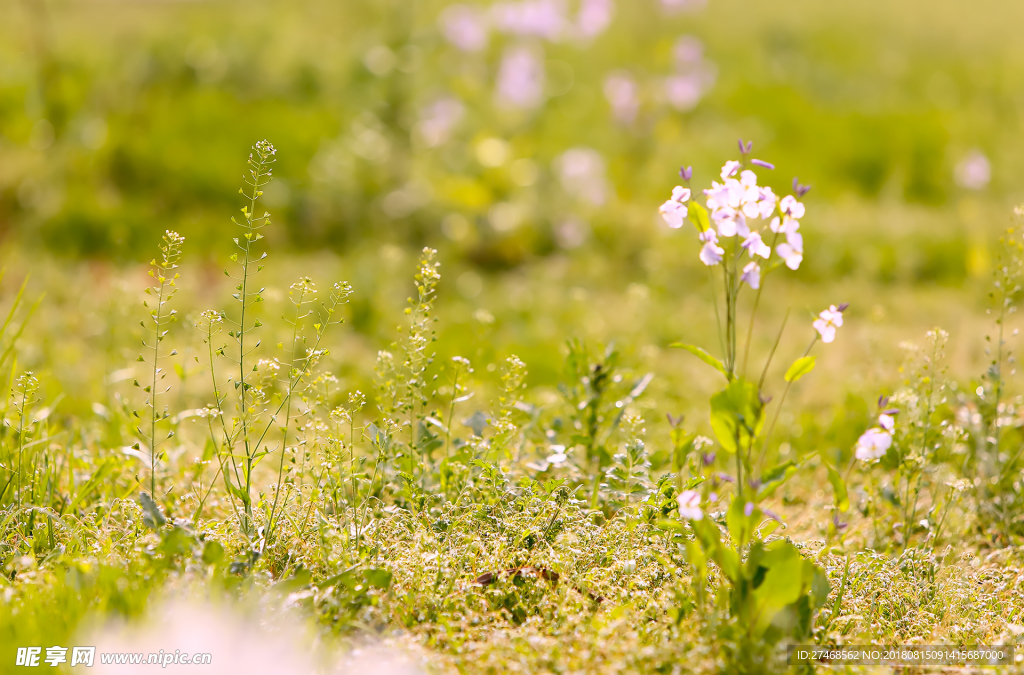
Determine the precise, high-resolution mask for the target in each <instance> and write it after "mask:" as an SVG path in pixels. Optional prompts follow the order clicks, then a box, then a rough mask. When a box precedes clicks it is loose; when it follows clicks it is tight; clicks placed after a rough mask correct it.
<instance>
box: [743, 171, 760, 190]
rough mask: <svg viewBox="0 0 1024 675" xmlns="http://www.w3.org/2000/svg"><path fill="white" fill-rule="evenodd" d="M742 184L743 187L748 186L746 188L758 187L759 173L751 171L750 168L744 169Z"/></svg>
mask: <svg viewBox="0 0 1024 675" xmlns="http://www.w3.org/2000/svg"><path fill="white" fill-rule="evenodd" d="M740 184H741V185H742V186H743V187H746V188H749V187H755V188H756V187H757V174H756V173H754V172H753V171H751V170H750V169H747V170H746V171H744V172H743V173H741V174H740Z"/></svg>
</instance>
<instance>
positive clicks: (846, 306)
mask: <svg viewBox="0 0 1024 675" xmlns="http://www.w3.org/2000/svg"><path fill="white" fill-rule="evenodd" d="M849 308H850V303H848V302H844V303H841V304H840V305H839V311H840V312H845V311H846V310H848V309H849ZM896 412H898V411H896ZM896 412H892V413H890V414H892V415H895V414H896Z"/></svg>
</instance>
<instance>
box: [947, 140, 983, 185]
mask: <svg viewBox="0 0 1024 675" xmlns="http://www.w3.org/2000/svg"><path fill="white" fill-rule="evenodd" d="M953 176H954V178H956V183H957V185H959V186H960V187H962V188H967V189H968V190H982V189H984V188H985V186H987V185H988V183H989V181H990V180H992V165H991V164H990V163H989V161H988V157H986V156H985V153H983V152H982V151H981V150H978V149H976V148H975V149H974V150H971V151H970V152H969V153H967V155H966V156H965V157H964V158H963V159H961V160H960V161H959V162H958V163H957V165H956V169H955V170H954V172H953Z"/></svg>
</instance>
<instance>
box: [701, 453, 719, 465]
mask: <svg viewBox="0 0 1024 675" xmlns="http://www.w3.org/2000/svg"><path fill="white" fill-rule="evenodd" d="M715 456H716V453H714V452H705V453H703V454H701V456H700V460H701V461H702V462H704V466H711V465H712V464H714V463H715Z"/></svg>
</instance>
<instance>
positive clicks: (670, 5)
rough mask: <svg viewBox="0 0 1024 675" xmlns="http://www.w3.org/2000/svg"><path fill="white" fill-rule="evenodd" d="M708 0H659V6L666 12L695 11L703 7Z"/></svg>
mask: <svg viewBox="0 0 1024 675" xmlns="http://www.w3.org/2000/svg"><path fill="white" fill-rule="evenodd" d="M707 4H708V0H661V7H662V9H664V10H665V11H666V12H669V13H675V12H695V11H697V10H700V9H704V7H706V6H707Z"/></svg>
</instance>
